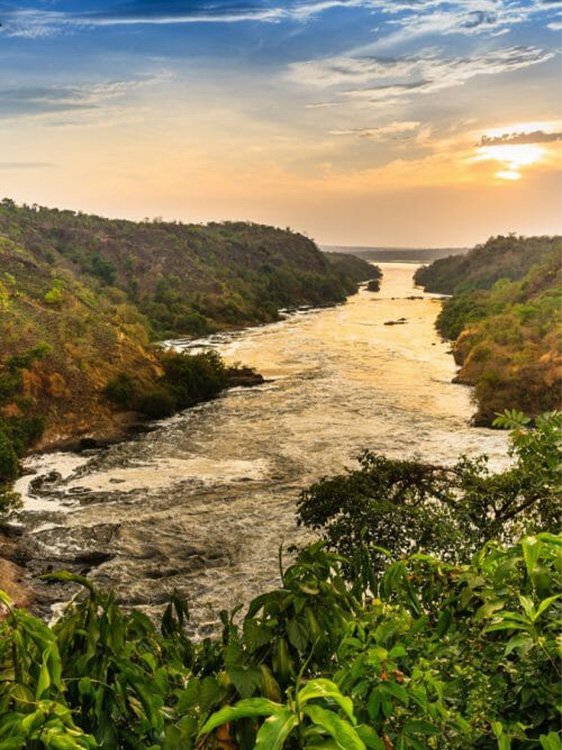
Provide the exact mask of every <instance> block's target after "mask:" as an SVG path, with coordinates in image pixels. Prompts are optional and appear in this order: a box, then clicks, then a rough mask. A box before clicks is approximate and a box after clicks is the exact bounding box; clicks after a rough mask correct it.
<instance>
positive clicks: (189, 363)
mask: <svg viewBox="0 0 562 750" xmlns="http://www.w3.org/2000/svg"><path fill="white" fill-rule="evenodd" d="M158 363H159V365H160V366H161V368H162V370H163V374H162V375H161V376H160V377H158V378H157V379H156V380H154V382H153V383H151V384H150V385H149V386H148V387H147V386H146V384H143V383H142V382H140V381H139V380H137V379H135V378H134V376H132V375H131V374H129V373H127V372H120V373H118V374H117V375H116V376H114V377H113V378H111V380H109V381H108V383H107V384H106V386H105V387H104V388H103V391H102V393H103V395H104V396H105V398H107V399H108V400H109V401H111V402H112V403H113V404H115V406H117V407H118V408H120V409H133V410H135V411H139V412H141V413H143V414H145V415H146V416H148V417H150V418H153V419H160V418H162V417H167V416H170V415H171V414H173V413H174V412H176V411H178V410H180V409H187V408H188V407H190V406H194V405H195V404H198V403H200V402H201V401H208V400H209V399H212V398H214V397H215V396H217V395H218V394H219V393H220V392H221V391H222V390H223V389H224V388H225V387H226V386H227V381H228V378H227V371H226V368H225V365H224V362H223V361H222V358H221V357H220V355H219V354H218V353H217V352H215V351H205V352H201V353H199V354H189V353H186V352H176V351H173V350H171V349H170V350H166V351H160V352H159V353H158Z"/></svg>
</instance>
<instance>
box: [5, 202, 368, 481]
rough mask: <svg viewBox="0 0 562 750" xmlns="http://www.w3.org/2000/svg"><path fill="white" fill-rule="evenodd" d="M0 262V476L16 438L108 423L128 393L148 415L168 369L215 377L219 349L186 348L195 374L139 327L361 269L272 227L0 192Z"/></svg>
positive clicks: (282, 297)
mask: <svg viewBox="0 0 562 750" xmlns="http://www.w3.org/2000/svg"><path fill="white" fill-rule="evenodd" d="M350 261H351V259H350ZM0 262H1V266H0V340H1V342H2V349H1V351H0V478H1V477H2V476H4V477H6V476H10V475H12V474H13V473H14V471H15V468H14V467H15V463H14V462H15V460H16V456H17V455H18V454H19V455H21V453H23V452H24V451H25V449H26V448H27V447H28V446H29V445H33V444H35V445H38V446H46V445H54V444H58V443H60V442H64V441H66V440H69V439H74V438H76V437H78V436H81V435H88V436H91V435H94V436H108V435H111V434H114V433H115V431H117V432H118V433H119V432H120V431H121V430H122V429H123V428H124V426H125V424H126V423H129V422H131V420H132V419H134V415H132V414H131V412H132V411H134V410H136V409H137V408H138V406H139V404H142V406H143V411H144V412H145V413H148V414H150V415H152V416H158V415H161V414H165V413H169V411H170V410H171V409H172V406H173V404H176V405H177V406H182V405H185V404H186V403H189V402H190V400H193V399H194V398H195V397H194V396H193V394H191V395H189V394H187V395H186V394H185V393H182V394H180V391H179V390H178V388H177V387H176V385H177V383H175V382H172V381H173V378H178V377H180V376H181V377H189V378H191V379H192V380H193V382H194V383H195V382H198V381H197V377H198V378H199V379H200V380H201V379H207V380H208V381H209V382H211V381H212V382H213V383H215V385H216V382H219V381H220V382H222V378H223V373H222V371H221V369H220V368H221V366H220V363H216V362H211V361H206V360H198V361H197V362H196V363H195V364H196V365H197V367H198V368H199V372H198V375H197V377H195V376H194V375H193V373H192V372H191V371H189V372H188V371H187V370H188V369H189V368H187V369H186V365H185V363H181V364H180V365H179V366H178V364H177V363H172V362H171V361H170V360H166V359H165V358H163V357H162V356H161V355H160V354H159V353H158V349H157V348H155V347H154V346H152V345H151V341H153V340H155V339H161V338H165V337H167V336H190V335H201V334H205V333H207V332H210V331H215V330H219V329H225V328H229V327H235V326H242V325H249V324H257V323H266V322H268V321H273V320H277V319H278V317H279V316H278V308H280V307H289V306H292V307H295V306H298V305H322V304H333V303H337V302H341V301H343V300H345V298H346V296H347V295H348V294H351V293H353V292H354V291H355V290H356V288H357V281H358V280H359V278H360V277H361V275H362V273H363V278H365V279H367V278H370V277H371V276H372V275H373V273H374V272H373V268H372V267H371V266H370V265H369V264H368V263H364V264H363V272H362V273H361V272H360V270H359V269H358V264H360V263H361V261H357V262H355V261H353V262H352V265H353V268H351V266H350V267H349V268H347V270H346V268H343V267H342V265H341V264H340V265H337V266H334V265H333V264H332V263H330V262H329V261H328V260H327V259H326V257H325V256H324V254H323V253H321V252H320V251H319V250H318V248H317V247H316V246H315V245H314V243H313V242H312V241H311V240H309V239H307V238H306V237H303V236H302V235H299V234H296V233H294V232H291V231H283V230H280V229H275V228H272V227H265V226H258V225H252V224H245V223H229V224H211V225H208V226H199V225H196V226H195V225H183V224H175V223H167V224H165V223H158V222H141V223H135V222H131V221H119V220H117V221H114V220H108V219H104V218H101V217H98V216H88V215H85V214H76V213H74V212H72V211H59V210H57V209H47V208H41V207H28V206H21V207H19V206H16V205H15V204H14V203H13V201H10V200H4V201H3V202H2V203H1V204H0ZM348 266H349V263H348ZM190 367H191V365H190ZM166 368H167V369H166ZM180 371H181V372H180ZM217 378H218V380H217ZM171 379H172V380H171ZM215 381H216V382H215ZM180 390H181V389H180ZM196 390H197V389H196ZM204 392H205V393H206V391H205V388H203V389H201V388H199V387H198V390H197V394H196V395H198V396H199V395H201V394H204ZM213 392H215V391H213ZM178 394H179V395H178Z"/></svg>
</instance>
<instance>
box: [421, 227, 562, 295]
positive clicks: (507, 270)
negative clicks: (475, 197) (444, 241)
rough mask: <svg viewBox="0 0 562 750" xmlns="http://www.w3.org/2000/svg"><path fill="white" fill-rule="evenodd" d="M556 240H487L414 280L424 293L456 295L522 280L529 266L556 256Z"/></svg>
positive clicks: (511, 237)
mask: <svg viewBox="0 0 562 750" xmlns="http://www.w3.org/2000/svg"><path fill="white" fill-rule="evenodd" d="M560 240H561V238H560V237H547V236H544V237H520V236H516V235H514V234H509V235H507V236H504V235H498V236H497V237H490V239H489V240H488V241H487V242H485V243H484V244H483V245H476V247H474V248H473V249H472V250H470V251H469V252H468V253H466V254H463V255H450V256H449V257H447V258H440V259H438V260H435V261H434V262H433V263H432V264H431V265H429V266H423V267H422V268H419V269H418V270H417V271H416V274H415V276H414V279H415V282H416V284H419V285H420V286H423V287H425V290H426V291H428V292H438V293H440V294H459V293H461V292H465V291H467V290H471V289H489V288H491V287H492V286H494V284H495V283H496V282H497V281H499V280H501V279H508V280H511V281H514V280H517V279H522V278H523V277H524V276H525V275H526V274H527V273H528V272H529V271H530V270H531V268H532V267H533V266H535V265H540V264H542V263H543V262H544V261H545V260H546V259H547V258H548V256H550V255H552V254H553V253H554V252H558V253H559V252H560Z"/></svg>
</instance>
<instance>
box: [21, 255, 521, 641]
mask: <svg viewBox="0 0 562 750" xmlns="http://www.w3.org/2000/svg"><path fill="white" fill-rule="evenodd" d="M380 265H381V268H382V270H383V273H384V278H383V283H382V287H381V291H380V293H372V292H368V291H366V290H361V291H360V292H359V293H358V294H357V295H355V296H353V297H351V298H350V299H349V300H348V302H347V303H346V304H344V305H341V306H339V307H335V308H328V309H322V310H314V311H307V312H306V313H302V312H301V313H298V314H295V315H292V316H290V317H289V318H287V319H286V320H284V321H282V322H279V323H275V324H272V325H268V326H264V327H260V328H253V329H249V330H245V331H241V332H235V333H228V334H220V335H217V336H214V337H212V338H211V339H209V340H207V341H205V342H196V344H194V343H193V342H191V343H189V344H187V343H186V342H175V343H174V345H175V346H176V347H178V348H182V347H186V346H188V347H190V348H193V347H194V346H202V345H203V346H213V347H215V348H217V349H218V350H219V351H220V352H221V354H222V355H223V356H224V357H225V359H226V360H227V361H228V362H235V361H240V362H243V363H244V364H246V365H250V366H253V367H255V368H256V369H257V370H258V371H259V372H261V373H262V374H263V375H264V376H265V377H266V378H267V379H268V382H266V383H265V384H264V385H262V386H259V387H254V388H250V389H243V388H239V389H232V390H230V391H228V392H226V393H225V394H223V395H222V396H221V397H220V398H218V399H217V400H215V401H212V402H210V403H207V404H203V405H201V406H199V407H196V408H194V409H191V410H189V411H186V412H184V413H182V414H179V415H177V416H175V417H173V418H172V419H169V420H166V421H164V422H162V423H160V424H159V425H158V426H157V429H155V430H154V431H152V432H150V433H148V434H145V435H143V436H140V437H138V438H136V439H135V440H133V441H130V442H127V443H122V444H119V445H116V446H113V447H111V448H109V449H107V450H104V451H99V452H94V453H93V455H90V456H88V457H85V456H83V455H81V456H77V455H73V454H51V455H48V456H40V457H36V458H34V459H31V461H30V462H29V468H30V469H31V470H34V471H36V472H37V474H36V475H35V476H33V477H29V476H27V477H23V478H22V479H21V480H20V481H19V483H18V489H19V490H20V491H21V492H22V494H23V496H24V501H25V506H24V510H23V511H22V512H21V513H20V520H21V522H22V523H24V524H25V525H26V527H27V528H28V529H29V530H30V531H31V532H32V540H33V554H34V558H35V560H37V561H40V563H39V562H38V563H37V565H38V566H39V567H38V569H41V570H44V569H47V568H52V569H55V570H56V569H61V568H70V569H72V570H87V571H88V572H89V575H90V576H91V577H92V578H93V579H94V580H95V581H97V582H99V583H100V584H103V585H110V586H112V587H114V588H115V589H116V590H117V592H118V595H119V597H120V599H121V600H122V601H123V602H124V603H126V604H128V605H136V606H139V607H141V608H143V609H144V610H145V611H148V612H155V611H157V610H158V609H159V608H161V606H162V604H163V603H164V602H165V601H166V600H167V598H168V597H169V594H170V593H171V592H172V591H173V590H174V589H177V590H178V591H180V592H181V593H182V594H184V595H186V596H187V597H188V599H189V601H190V603H191V608H192V613H193V619H194V623H195V624H196V626H197V629H198V632H199V633H207V632H211V631H212V630H213V628H214V627H215V625H216V621H217V613H218V611H219V610H220V609H221V608H231V607H233V606H234V605H235V604H237V603H239V602H247V601H248V600H249V599H250V598H251V597H253V596H255V595H256V594H258V593H260V592H261V591H263V590H265V589H266V588H268V587H270V586H275V585H277V584H278V582H279V578H278V548H279V545H280V544H281V543H283V544H284V545H285V546H287V545H289V544H291V543H295V542H296V543H299V542H303V541H304V540H305V538H306V532H304V531H303V530H302V529H298V528H297V527H296V524H295V501H296V499H297V497H298V495H299V492H300V490H301V489H302V488H303V487H306V486H307V485H309V484H310V483H311V482H313V481H315V480H317V479H319V478H320V477H322V476H325V475H329V474H332V473H335V472H341V471H342V470H343V469H344V468H345V467H353V466H355V465H356V456H357V455H358V454H359V453H360V451H361V450H362V449H364V448H369V449H371V450H373V451H378V452H381V453H385V454H386V455H389V456H391V457H396V458H398V457H415V456H419V457H420V458H422V459H425V460H429V461H432V462H436V463H439V462H442V463H452V462H454V461H455V459H456V458H457V457H458V456H459V455H460V454H462V453H466V454H468V455H472V456H474V455H478V454H481V453H487V454H488V455H489V456H490V458H491V460H492V465H495V466H497V467H499V466H501V465H503V464H505V462H506V436H505V434H504V433H499V432H497V431H492V430H487V429H483V428H473V427H470V426H469V419H470V417H471V414H472V413H473V411H474V407H473V405H472V403H471V391H470V389H469V388H467V387H465V386H461V385H455V384H453V383H451V379H452V378H453V377H454V374H455V365H454V362H453V358H452V356H451V354H450V352H449V347H448V345H447V344H446V343H443V342H442V341H440V339H439V337H438V335H437V334H436V332H435V329H434V322H435V317H436V315H437V313H438V311H439V305H440V302H439V300H438V299H435V298H434V297H433V296H432V295H428V294H424V293H423V292H422V291H420V290H419V289H416V288H414V287H413V282H412V274H413V272H414V271H415V268H416V267H415V266H413V265H411V264H405V263H383V264H380ZM385 323H387V324H388V323H394V324H393V325H385ZM52 471H56V472H58V474H50V473H49V472H52ZM30 480H31V481H30ZM59 595H60V596H63V593H60V594H59ZM55 598H56V597H55Z"/></svg>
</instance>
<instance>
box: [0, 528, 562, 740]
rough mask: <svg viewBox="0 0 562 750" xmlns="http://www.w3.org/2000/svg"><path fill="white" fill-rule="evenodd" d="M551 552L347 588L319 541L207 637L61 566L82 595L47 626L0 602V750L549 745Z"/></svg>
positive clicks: (553, 668)
mask: <svg viewBox="0 0 562 750" xmlns="http://www.w3.org/2000/svg"><path fill="white" fill-rule="evenodd" d="M561 554H562V537H561V536H553V535H550V534H539V535H536V536H531V537H526V538H524V539H523V540H522V541H521V542H520V543H519V544H516V545H512V546H509V547H507V548H504V547H503V546H501V545H500V544H499V543H498V542H489V543H488V544H487V545H486V546H485V547H483V548H482V549H481V550H479V551H478V552H477V553H476V555H475V556H474V558H473V560H472V562H471V563H470V564H469V565H462V566H453V565H450V564H448V563H445V562H442V561H440V560H439V559H437V558H434V557H428V556H426V555H421V554H416V555H413V556H411V557H409V558H405V559H401V560H399V561H397V562H395V563H391V564H389V565H387V567H386V569H385V570H384V571H383V572H382V573H381V574H378V575H376V576H375V578H374V588H373V589H372V590H371V591H368V592H367V591H365V592H362V594H361V596H360V597H359V598H356V597H353V596H352V595H351V594H350V592H349V591H347V590H346V589H345V588H342V586H341V570H340V565H341V560H340V559H338V558H337V557H335V556H333V555H330V554H329V553H327V552H326V551H325V550H324V549H323V548H322V546H321V545H315V546H313V547H311V548H310V549H309V550H306V551H305V552H304V553H302V554H301V556H300V557H299V559H298V560H297V561H296V562H295V564H294V565H292V566H291V568H290V569H289V570H287V571H285V573H284V575H283V586H282V588H280V589H278V590H276V591H272V592H270V593H268V594H265V595H263V596H262V597H258V599H257V600H255V601H254V602H252V604H251V605H250V608H249V610H248V613H247V615H246V617H245V618H244V621H243V626H242V627H239V626H237V625H235V624H234V623H233V621H232V618H228V617H226V615H223V623H224V632H223V639H222V641H218V640H215V641H211V640H208V639H207V640H205V641H203V642H192V641H191V640H190V639H189V638H188V637H187V636H186V634H185V631H184V625H185V623H186V621H187V618H188V610H187V607H186V606H185V603H184V602H183V601H182V600H180V599H179V598H178V597H174V598H173V600H172V601H171V603H170V605H169V607H168V608H167V610H166V612H165V613H164V617H163V620H162V626H161V632H158V630H157V629H156V627H155V626H154V624H153V623H152V622H151V621H150V620H149V619H148V618H146V617H145V616H144V615H142V614H141V613H139V612H135V611H133V612H129V613H126V612H123V611H122V610H121V609H120V608H119V607H118V606H117V604H116V602H115V599H114V597H113V596H112V595H111V594H103V593H100V592H99V591H97V590H96V589H94V588H93V587H92V585H91V584H90V583H89V582H88V581H87V580H86V579H83V578H80V577H77V576H72V575H70V574H55V575H54V576H51V577H54V578H56V579H57V580H67V581H74V582H76V583H78V584H80V585H81V586H83V587H84V588H85V591H86V596H83V597H81V598H78V599H76V600H75V601H74V602H73V603H72V604H71V605H69V606H68V607H67V609H66V611H65V613H64V614H63V616H62V617H61V618H60V619H59V621H58V622H57V623H56V624H55V625H53V626H51V627H48V626H46V625H45V624H44V623H42V622H41V621H40V620H37V619H36V618H34V617H32V616H31V615H29V614H28V613H26V612H25V611H22V610H14V609H11V608H10V609H9V613H8V617H7V618H6V619H5V620H3V621H1V622H0V716H1V718H0V747H1V748H5V750H20V748H21V749H22V750H23V748H26V749H27V748H29V749H31V748H33V750H35V749H36V748H37V749H42V748H49V750H82V749H83V748H91V749H92V750H93V749H94V748H98V747H103V748H106V749H107V750H117V749H118V748H122V749H125V750H133V748H134V749H135V750H156V748H163V749H164V750H177V748H179V747H181V748H185V749H186V750H189V749H190V748H192V749H193V748H198V750H204V749H208V750H211V749H212V748H222V749H223V750H225V749H226V748H229V749H230V750H233V749H239V750H251V749H252V748H256V749H257V750H260V748H261V749H262V750H272V749H273V748H279V750H281V748H285V750H297V749H299V748H302V749H303V750H304V748H325V750H329V749H330V748H332V749H334V748H339V749H340V750H366V749H367V748H372V749H373V750H390V749H391V748H396V749H398V748H402V749H403V750H410V749H411V750H432V749H437V748H442V747H447V748H449V749H450V750H463V749H464V748H466V747H474V748H480V749H481V750H493V749H494V748H500V749H504V748H505V749H509V748H512V750H534V748H536V747H538V746H539V744H540V745H541V747H544V748H547V750H548V749H549V748H555V747H556V748H559V747H560V745H559V740H558V735H557V731H558V718H559V716H558V711H557V708H556V705H557V702H558V684H559V680H560V661H559V655H560V647H559V642H558V641H559V637H560V612H561V606H560V584H561V580H560V575H561ZM0 596H1V597H2V601H4V602H5V604H6V605H7V606H8V607H9V606H10V602H9V600H8V598H7V597H6V596H5V595H3V594H2V595H0ZM299 600H300V603H299ZM310 607H312V608H313V610H314V611H316V612H318V613H321V614H320V617H319V619H318V623H317V624H314V619H311V618H310V616H309V615H308V614H306V615H305V616H304V617H303V616H302V613H303V612H308V610H307V608H310ZM330 615H332V617H330ZM317 633H318V635H317ZM326 635H328V637H327V638H325V640H324V641H323V642H322V646H321V647H320V645H319V641H318V638H319V637H320V638H321V637H323V636H326ZM280 638H282V639H284V640H285V642H286V643H287V644H289V643H292V647H293V652H292V655H293V658H294V660H295V661H294V665H293V669H291V670H287V671H285V673H284V674H283V669H282V666H281V664H280V663H279V662H277V661H276V660H275V658H274V655H275V652H276V649H277V644H278V643H279V642H280ZM272 655H273V658H272ZM557 743H558V744H557Z"/></svg>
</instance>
